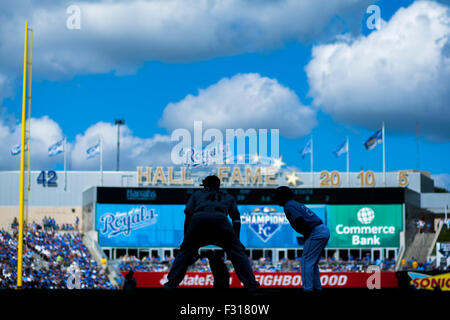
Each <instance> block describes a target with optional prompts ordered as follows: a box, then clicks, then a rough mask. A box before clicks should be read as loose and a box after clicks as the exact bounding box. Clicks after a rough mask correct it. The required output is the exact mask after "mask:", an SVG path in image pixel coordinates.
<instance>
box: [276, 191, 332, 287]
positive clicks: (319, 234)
mask: <svg viewBox="0 0 450 320" xmlns="http://www.w3.org/2000/svg"><path fill="white" fill-rule="evenodd" d="M274 198H275V202H276V203H277V204H278V205H280V206H282V207H284V213H285V214H286V218H287V219H288V221H289V223H290V224H291V226H292V228H294V230H295V231H297V232H298V233H301V234H302V235H303V236H304V238H305V244H304V246H303V255H302V259H301V268H302V282H303V290H304V291H313V290H317V291H318V290H322V286H321V284H320V275H319V259H320V255H321V253H322V251H323V249H324V248H325V246H326V245H327V243H328V239H329V238H330V230H328V227H327V226H326V225H325V224H324V223H323V221H322V220H321V219H320V218H319V217H318V216H317V215H316V214H315V213H314V212H313V211H312V210H311V209H309V208H308V207H306V206H305V205H303V204H301V203H299V202H297V201H295V200H293V193H292V190H291V189H290V188H289V187H278V188H277V189H276V192H275V196H274Z"/></svg>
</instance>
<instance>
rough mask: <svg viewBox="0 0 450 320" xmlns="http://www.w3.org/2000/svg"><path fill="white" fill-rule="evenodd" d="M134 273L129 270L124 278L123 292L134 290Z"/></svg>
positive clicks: (135, 283)
mask: <svg viewBox="0 0 450 320" xmlns="http://www.w3.org/2000/svg"><path fill="white" fill-rule="evenodd" d="M133 274H134V271H133V270H131V269H130V271H128V273H127V274H126V276H125V282H124V284H123V290H134V289H135V288H136V285H137V282H136V279H135V278H134V277H133Z"/></svg>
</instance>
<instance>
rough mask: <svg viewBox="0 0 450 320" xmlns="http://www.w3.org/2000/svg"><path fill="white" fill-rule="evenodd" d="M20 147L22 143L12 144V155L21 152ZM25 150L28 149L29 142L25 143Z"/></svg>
mask: <svg viewBox="0 0 450 320" xmlns="http://www.w3.org/2000/svg"><path fill="white" fill-rule="evenodd" d="M20 147H21V145H20V143H19V144H16V145H14V146H12V148H11V155H12V156H17V155H19V154H20ZM25 151H28V143H25Z"/></svg>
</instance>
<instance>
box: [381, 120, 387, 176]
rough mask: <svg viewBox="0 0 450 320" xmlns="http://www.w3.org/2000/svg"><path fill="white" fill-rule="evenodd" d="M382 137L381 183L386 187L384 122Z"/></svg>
mask: <svg viewBox="0 0 450 320" xmlns="http://www.w3.org/2000/svg"><path fill="white" fill-rule="evenodd" d="M381 132H382V135H383V183H384V185H386V147H385V135H384V121H383V127H382V131H381Z"/></svg>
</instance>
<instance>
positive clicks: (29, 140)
mask: <svg viewBox="0 0 450 320" xmlns="http://www.w3.org/2000/svg"><path fill="white" fill-rule="evenodd" d="M29 31H30V62H27V67H28V68H29V76H28V97H27V98H28V127H27V138H26V141H27V147H28V151H27V189H26V190H27V206H26V210H25V213H26V214H25V230H26V228H27V226H28V206H29V203H30V150H31V148H30V143H31V80H32V79H33V77H32V74H31V72H32V69H33V30H32V29H29Z"/></svg>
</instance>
